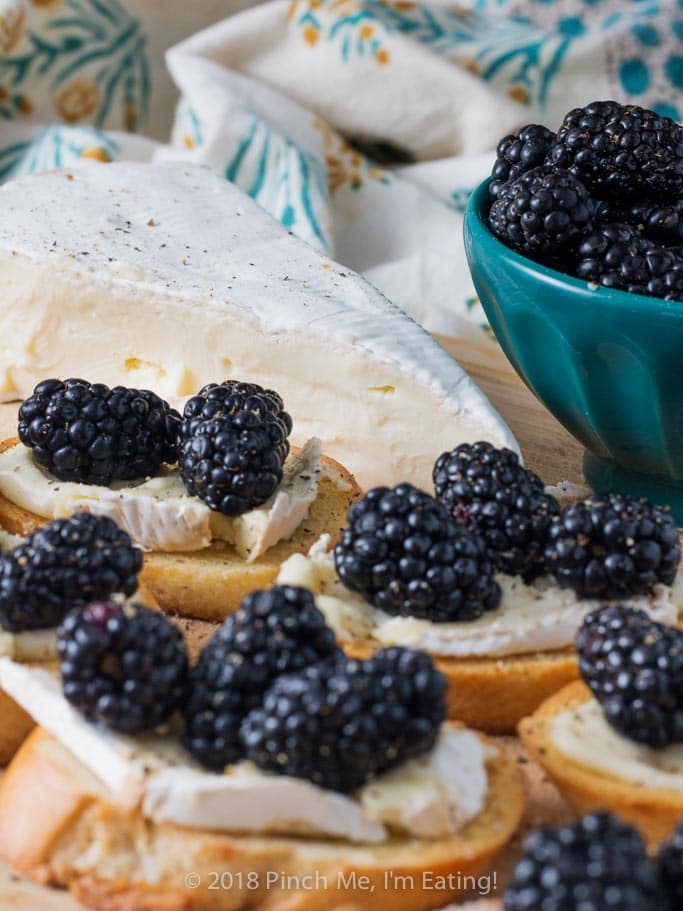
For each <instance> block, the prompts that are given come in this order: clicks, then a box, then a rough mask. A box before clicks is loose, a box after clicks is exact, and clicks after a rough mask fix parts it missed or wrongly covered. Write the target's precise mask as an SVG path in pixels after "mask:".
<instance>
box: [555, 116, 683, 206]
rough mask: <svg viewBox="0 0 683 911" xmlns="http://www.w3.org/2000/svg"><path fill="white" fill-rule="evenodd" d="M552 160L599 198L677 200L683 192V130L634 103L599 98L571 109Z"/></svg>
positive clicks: (559, 135)
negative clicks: (583, 105) (581, 106)
mask: <svg viewBox="0 0 683 911" xmlns="http://www.w3.org/2000/svg"><path fill="white" fill-rule="evenodd" d="M547 161H548V162H549V163H552V164H553V165H554V166H555V167H557V168H566V169H567V170H569V171H571V172H572V174H574V175H575V176H576V177H578V178H579V180H581V181H582V182H583V183H584V184H585V185H586V187H587V188H588V190H589V192H591V193H592V194H595V196H596V197H597V198H598V199H603V198H604V199H609V198H614V199H618V200H627V199H643V198H645V199H650V200H654V199H667V198H668V199H672V198H676V197H678V196H680V195H681V192H682V191H683V129H681V127H680V126H679V125H678V124H677V123H675V122H674V121H673V120H670V119H669V118H668V117H662V116H660V115H659V114H656V113H655V112H654V111H649V110H646V109H644V108H641V107H638V105H635V104H629V105H623V104H619V103H618V102H616V101H594V102H593V103H592V104H589V105H587V106H586V107H584V108H575V109H574V110H573V111H570V112H569V113H568V114H567V116H566V117H565V118H564V120H563V121H562V125H561V126H560V128H559V130H558V131H557V136H556V138H555V140H554V142H553V144H552V146H551V148H550V152H549V153H548V158H547Z"/></svg>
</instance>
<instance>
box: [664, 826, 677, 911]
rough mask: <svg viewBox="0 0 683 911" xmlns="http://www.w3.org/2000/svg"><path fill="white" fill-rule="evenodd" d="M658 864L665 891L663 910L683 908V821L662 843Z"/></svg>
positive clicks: (673, 910)
mask: <svg viewBox="0 0 683 911" xmlns="http://www.w3.org/2000/svg"><path fill="white" fill-rule="evenodd" d="M658 866H659V876H660V879H661V882H662V891H663V893H664V897H663V902H664V907H663V909H662V911H680V909H681V908H683V823H681V824H680V825H679V826H678V827H677V828H676V829H674V831H673V832H672V833H671V837H670V838H669V840H668V841H667V842H665V843H664V844H663V845H662V847H661V850H660V852H659V858H658Z"/></svg>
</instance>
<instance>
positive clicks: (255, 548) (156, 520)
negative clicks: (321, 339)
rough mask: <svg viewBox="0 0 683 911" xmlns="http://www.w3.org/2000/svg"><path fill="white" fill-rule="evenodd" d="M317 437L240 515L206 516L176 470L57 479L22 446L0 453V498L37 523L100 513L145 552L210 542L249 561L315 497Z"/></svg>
mask: <svg viewBox="0 0 683 911" xmlns="http://www.w3.org/2000/svg"><path fill="white" fill-rule="evenodd" d="M321 457H322V454H321V450H320V440H317V439H312V440H309V441H308V442H307V443H306V444H305V445H304V447H303V448H302V449H301V450H300V451H299V452H295V453H290V455H289V457H288V458H287V460H286V462H285V465H284V470H283V476H282V482H281V483H280V486H279V487H278V489H277V490H276V492H275V493H274V494H273V496H272V497H270V499H269V500H267V501H266V502H265V503H263V505H261V506H258V507H256V508H255V509H251V510H249V511H248V512H246V513H244V514H243V515H241V516H235V517H232V516H224V515H221V514H220V513H217V512H213V511H212V510H211V509H209V507H208V506H207V505H206V504H205V503H203V502H202V501H201V500H200V499H198V498H197V497H192V496H190V495H189V494H188V492H187V489H186V488H185V485H184V483H183V481H182V478H181V477H180V474H179V472H178V471H177V469H176V470H174V471H169V472H167V473H165V474H163V475H159V476H158V477H155V478H149V479H148V480H146V481H141V482H120V483H115V484H113V485H112V486H111V487H99V486H97V485H94V484H78V483H74V482H66V481H58V480H57V479H56V478H54V477H52V476H51V475H50V474H48V472H46V471H45V470H44V469H43V468H41V467H40V466H39V465H38V464H37V463H36V462H35V461H34V459H33V456H32V454H31V450H30V449H28V448H27V447H26V446H22V445H18V446H12V447H11V448H10V449H6V450H5V451H4V452H2V453H0V493H1V494H2V495H3V496H4V497H6V498H7V499H8V500H11V502H12V503H15V504H16V505H17V506H20V507H21V508H22V509H26V510H28V511H29V512H32V513H35V514H36V515H39V516H42V517H43V518H44V519H57V518H61V517H64V516H70V515H73V513H75V512H77V511H78V510H84V511H86V512H91V513H94V514H95V515H98V516H107V517H108V518H110V519H112V520H113V521H114V522H116V524H117V525H118V526H119V528H122V529H123V530H124V531H127V532H128V534H129V535H130V537H131V538H132V540H133V541H134V542H135V544H137V545H138V546H139V547H141V548H142V549H143V550H147V551H166V552H174V551H182V552H189V551H194V550H201V549H202V548H204V547H208V546H209V545H210V544H211V541H212V540H213V539H214V538H218V539H220V540H222V541H227V542H228V543H229V544H232V545H233V546H234V548H235V550H236V551H237V552H238V554H239V555H240V556H241V557H243V558H244V559H245V560H246V561H247V562H248V563H251V562H253V561H254V560H256V559H257V558H258V557H260V556H261V555H262V554H264V553H265V552H266V551H267V550H268V549H269V548H271V547H273V546H274V545H275V544H277V543H278V541H283V540H286V539H288V538H291V536H292V535H293V534H294V532H295V531H296V530H297V528H298V527H299V525H300V524H301V523H302V522H303V521H304V519H305V518H306V516H307V515H308V511H309V509H310V506H311V504H312V503H313V502H314V500H315V498H316V497H317V495H318V484H319V481H320V478H321V476H322V471H323V469H322V463H321Z"/></svg>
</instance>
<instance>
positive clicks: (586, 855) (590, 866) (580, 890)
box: [503, 813, 658, 911]
mask: <svg viewBox="0 0 683 911" xmlns="http://www.w3.org/2000/svg"><path fill="white" fill-rule="evenodd" d="M503 908H504V911H657V909H658V902H657V878H656V873H655V870H654V867H653V865H652V864H651V863H650V862H649V860H648V858H647V854H646V851H645V845H644V843H643V840H642V838H641V836H640V834H639V833H638V832H637V831H636V830H635V829H633V828H631V827H630V826H627V825H624V824H623V823H621V822H619V821H618V820H617V819H615V818H614V817H613V816H610V815H609V814H608V813H594V814H591V815H590V816H584V818H583V819H582V820H580V821H579V822H577V823H575V824H574V825H570V826H563V827H561V828H556V829H551V828H545V829H537V830H536V831H535V832H532V833H531V835H530V836H529V837H528V838H527V840H526V842H525V844H524V854H523V856H522V859H521V860H520V861H519V863H518V864H517V866H516V867H515V870H514V873H513V877H512V882H511V884H510V886H509V887H508V889H507V891H506V892H505V896H504V898H503Z"/></svg>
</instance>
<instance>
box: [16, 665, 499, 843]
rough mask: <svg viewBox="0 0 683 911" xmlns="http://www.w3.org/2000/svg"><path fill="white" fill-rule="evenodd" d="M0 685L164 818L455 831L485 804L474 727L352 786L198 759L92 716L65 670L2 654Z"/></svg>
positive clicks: (122, 794)
mask: <svg viewBox="0 0 683 911" xmlns="http://www.w3.org/2000/svg"><path fill="white" fill-rule="evenodd" d="M0 687H1V688H2V689H3V690H5V692H6V693H8V695H10V696H11V697H12V698H13V699H15V700H16V701H17V702H18V703H19V705H21V707H22V708H23V709H24V710H25V711H26V712H28V714H29V715H31V717H32V718H33V719H34V721H35V722H36V723H37V724H39V725H40V726H41V727H43V728H45V730H46V731H48V732H49V733H50V734H52V735H53V736H54V737H57V739H59V740H60V741H61V742H62V743H63V744H64V746H66V747H67V749H69V750H70V751H71V752H72V753H73V754H74V756H76V758H77V759H79V760H80V761H81V762H82V763H83V764H84V765H85V766H87V767H88V768H89V769H90V770H91V771H92V772H93V773H94V774H95V775H96V776H97V777H98V778H99V779H100V780H101V781H102V782H103V783H104V784H105V785H106V786H107V787H108V789H109V790H110V791H111V793H112V796H113V798H114V799H115V800H116V801H117V802H119V803H120V804H122V805H124V806H129V807H131V808H134V807H140V808H141V809H142V812H143V814H144V815H145V816H146V817H147V818H149V819H152V820H155V821H158V822H173V823H177V824H179V825H183V826H189V827H194V828H201V829H216V830H223V831H228V832H231V831H238V832H258V833H269V832H277V833H280V834H284V835H287V834H289V835H301V834H307V835H324V836H330V837H333V838H343V839H347V840H348V841H352V842H369V843H376V842H382V841H385V840H386V839H387V838H388V837H389V833H390V831H399V832H402V833H404V834H405V833H407V834H409V835H413V836H415V837H417V838H440V837H444V836H448V835H451V834H454V833H455V832H457V831H458V830H459V829H460V828H462V826H463V825H464V824H465V823H466V822H467V821H468V820H469V819H472V818H473V817H474V816H476V815H478V814H479V813H480V812H481V810H482V809H483V807H484V804H485V800H486V794H487V791H488V776H487V771H486V761H487V760H488V759H489V758H490V757H491V756H492V755H494V752H492V750H491V749H490V748H489V747H487V746H485V745H484V744H483V743H482V741H481V740H480V739H479V737H477V735H476V734H474V733H472V732H471V731H466V730H463V729H459V728H452V727H449V726H444V727H443V728H442V730H441V733H440V735H439V739H438V741H437V743H436V745H435V747H434V749H433V750H432V751H431V753H429V754H427V755H426V756H424V757H420V758H419V759H416V760H411V761H410V762H407V763H405V764H404V765H403V766H400V767H398V768H396V769H394V770H392V771H391V772H388V773H385V774H384V775H381V776H379V777H378V778H377V779H375V780H374V781H372V782H370V783H369V784H367V785H365V786H364V787H363V788H361V789H360V790H359V791H358V792H356V793H355V794H354V795H349V796H346V795H343V794H337V793H336V792H333V791H327V790H325V789H323V788H320V787H318V786H317V785H314V784H312V783H311V782H308V781H304V780H302V779H298V778H291V777H288V776H282V775H271V774H268V773H265V772H261V771H259V770H258V769H257V768H256V767H255V766H254V765H253V764H252V763H250V762H246V761H243V762H239V763H236V764H235V765H233V766H230V767H229V768H228V769H227V770H226V773H225V774H223V775H220V774H215V773H212V772H206V771H204V770H203V769H201V768H200V767H199V766H198V765H196V764H194V763H193V762H192V760H191V758H190V757H189V756H188V754H187V753H185V752H184V751H183V750H182V748H181V747H180V744H179V743H178V740H177V738H176V737H174V736H172V735H171V734H169V735H168V736H161V735H154V734H149V735H145V736H138V737H126V736H123V735H117V734H113V733H111V732H109V731H106V730H104V729H103V728H101V727H99V726H98V725H95V724H91V723H90V722H88V721H86V720H85V719H84V718H83V717H82V716H81V715H80V714H79V713H78V712H77V711H76V710H75V709H74V708H72V706H71V705H69V703H68V702H67V701H66V699H65V698H64V696H63V695H62V687H61V680H60V676H59V673H58V672H56V671H53V670H49V669H46V668H31V667H29V666H27V665H22V664H17V663H16V662H14V661H11V660H9V659H8V658H0Z"/></svg>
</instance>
